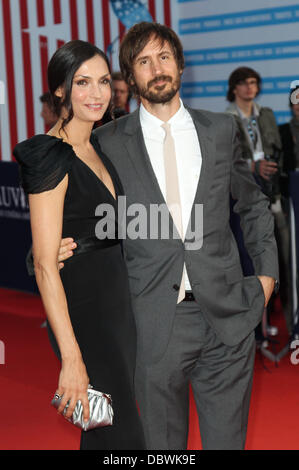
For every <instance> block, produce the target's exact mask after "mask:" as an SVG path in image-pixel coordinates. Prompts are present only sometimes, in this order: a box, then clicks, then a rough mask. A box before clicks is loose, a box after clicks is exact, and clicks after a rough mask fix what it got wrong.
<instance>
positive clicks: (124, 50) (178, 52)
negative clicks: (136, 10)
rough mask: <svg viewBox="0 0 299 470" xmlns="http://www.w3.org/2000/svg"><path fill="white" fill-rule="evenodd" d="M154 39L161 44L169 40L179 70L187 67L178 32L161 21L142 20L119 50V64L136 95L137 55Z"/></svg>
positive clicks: (125, 38)
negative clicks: (134, 71) (135, 70)
mask: <svg viewBox="0 0 299 470" xmlns="http://www.w3.org/2000/svg"><path fill="white" fill-rule="evenodd" d="M152 39H154V40H155V39H158V40H159V41H160V43H161V46H163V44H164V43H165V42H166V41H167V42H168V43H169V45H170V47H171V49H172V52H173V54H174V57H175V60H176V63H177V66H178V68H179V70H183V69H184V67H185V59H184V53H183V46H182V43H181V41H180V39H179V38H178V36H177V35H176V33H175V32H174V31H173V30H172V29H171V28H168V27H167V26H165V25H162V24H160V23H150V22H147V21H142V22H141V23H137V24H135V25H134V26H132V28H130V29H129V31H128V32H127V34H126V35H125V37H124V39H123V40H122V43H121V45H120V50H119V65H120V70H121V73H122V76H123V78H124V80H125V82H126V83H127V84H128V85H129V87H130V89H131V91H132V93H133V94H134V95H137V94H138V90H137V87H136V85H134V84H132V80H133V81H134V74H133V65H134V62H135V59H136V57H137V56H138V55H139V54H140V52H141V51H142V50H143V49H144V48H145V46H146V45H147V44H148V42H149V41H150V40H152Z"/></svg>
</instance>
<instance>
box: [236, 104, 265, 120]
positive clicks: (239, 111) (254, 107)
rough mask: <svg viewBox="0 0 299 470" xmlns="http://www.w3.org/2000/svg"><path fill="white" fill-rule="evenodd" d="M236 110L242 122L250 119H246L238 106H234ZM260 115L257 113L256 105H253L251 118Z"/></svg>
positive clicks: (257, 107)
mask: <svg viewBox="0 0 299 470" xmlns="http://www.w3.org/2000/svg"><path fill="white" fill-rule="evenodd" d="M236 108H237V111H238V113H239V116H240V118H241V119H243V120H248V119H250V118H248V117H247V116H245V114H244V113H243V111H242V110H241V109H240V108H239V106H237V105H236ZM259 114H260V111H259V106H258V105H257V104H256V103H253V107H252V116H251V117H255V118H257V117H258V116H259Z"/></svg>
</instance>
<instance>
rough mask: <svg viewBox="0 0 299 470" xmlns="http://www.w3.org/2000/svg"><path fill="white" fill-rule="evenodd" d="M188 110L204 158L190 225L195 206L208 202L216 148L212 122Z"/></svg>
mask: <svg viewBox="0 0 299 470" xmlns="http://www.w3.org/2000/svg"><path fill="white" fill-rule="evenodd" d="M187 110H188V112H189V113H190V115H191V117H192V119H193V122H194V125H195V129H196V131H197V135H198V140H199V144H200V150H201V156H202V165H201V172H200V177H199V181H198V185H197V189H196V193H195V197H194V201H193V206H192V210H191V214H190V219H189V224H190V222H191V220H193V217H194V215H195V214H194V211H195V204H203V206H204V204H205V201H206V200H207V197H208V193H209V188H210V186H211V183H212V180H213V175H214V165H215V159H216V146H215V141H214V139H213V136H212V130H211V122H210V121H209V119H208V118H207V117H206V116H205V115H204V114H203V113H201V112H200V111H197V110H194V109H191V108H188V107H187Z"/></svg>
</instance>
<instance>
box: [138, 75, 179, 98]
mask: <svg viewBox="0 0 299 470" xmlns="http://www.w3.org/2000/svg"><path fill="white" fill-rule="evenodd" d="M161 80H164V81H165V82H170V83H172V86H171V88H170V89H168V90H166V91H164V89H165V87H166V85H167V84H164V85H162V86H156V87H155V89H154V90H153V89H151V87H152V86H153V85H155V83H157V82H159V81H161ZM180 86H181V76H180V75H179V74H178V75H177V76H176V77H175V80H173V79H172V77H170V76H169V75H160V76H159V77H156V78H154V79H153V80H151V81H150V82H148V84H147V87H143V88H142V87H140V88H138V86H137V84H136V87H137V89H138V94H139V96H141V97H142V98H145V99H146V100H147V101H149V102H150V103H155V104H165V103H168V102H169V101H171V100H172V98H173V97H174V96H175V95H176V93H177V92H178V90H179V89H180Z"/></svg>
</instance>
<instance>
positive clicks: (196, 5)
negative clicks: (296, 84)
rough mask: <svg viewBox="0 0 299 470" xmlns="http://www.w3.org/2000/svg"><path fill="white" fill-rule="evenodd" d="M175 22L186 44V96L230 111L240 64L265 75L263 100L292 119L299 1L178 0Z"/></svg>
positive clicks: (298, 71) (298, 63) (298, 68)
mask: <svg viewBox="0 0 299 470" xmlns="http://www.w3.org/2000/svg"><path fill="white" fill-rule="evenodd" d="M176 20H177V21H176V22H174V23H173V26H174V28H175V29H176V31H177V32H178V34H179V36H180V38H181V40H182V42H183V46H184V50H185V59H186V69H185V72H184V77H183V86H182V96H183V99H184V101H185V102H187V103H188V104H190V105H191V106H193V107H196V108H204V109H210V110H212V111H224V110H225V108H226V107H227V104H228V103H227V101H226V98H225V96H226V91H227V81H228V77H229V75H230V74H231V72H232V71H233V70H235V69H236V68H238V67H240V66H247V67H251V68H253V69H254V70H256V71H257V72H258V73H259V74H260V75H261V77H262V93H261V95H260V96H259V98H258V100H259V102H260V104H262V105H264V106H269V107H271V108H272V109H273V110H274V111H275V115H276V118H277V120H278V122H279V123H282V122H285V121H287V120H289V118H290V111H289V107H288V94H289V91H290V85H291V83H292V82H293V81H295V80H298V79H299V3H298V1H295V0H285V1H284V0H271V2H270V1H269V0H251V1H250V2H247V1H240V0H226V1H223V0H177V18H176Z"/></svg>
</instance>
